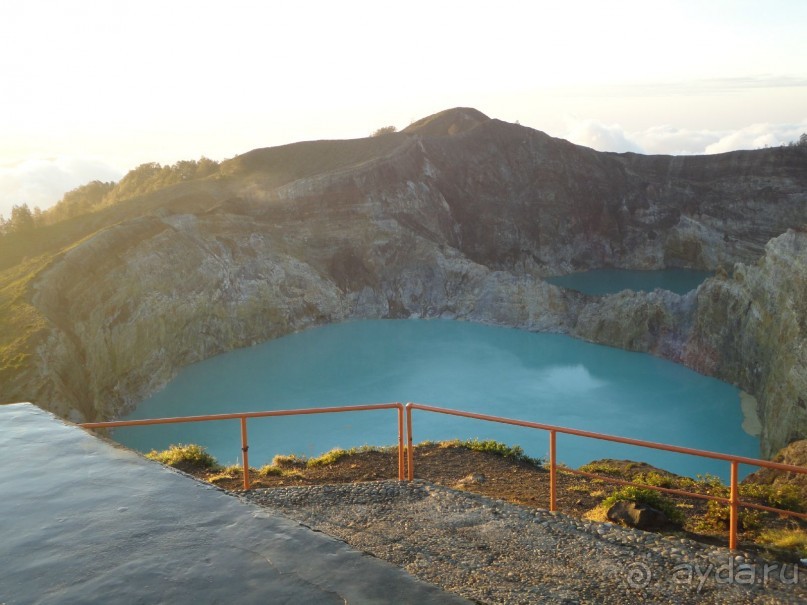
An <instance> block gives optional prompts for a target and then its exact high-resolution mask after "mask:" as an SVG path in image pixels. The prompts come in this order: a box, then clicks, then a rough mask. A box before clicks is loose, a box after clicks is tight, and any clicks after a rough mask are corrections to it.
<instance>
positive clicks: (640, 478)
mask: <svg viewBox="0 0 807 605" xmlns="http://www.w3.org/2000/svg"><path fill="white" fill-rule="evenodd" d="M634 481H635V482H636V483H644V484H645V485H653V486H655V487H670V488H672V487H677V486H678V484H677V483H676V481H675V480H674V479H673V478H672V477H670V476H668V475H662V474H661V473H658V472H656V471H650V472H647V473H641V474H639V475H636V477H635V478H634Z"/></svg>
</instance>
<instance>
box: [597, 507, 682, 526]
mask: <svg viewBox="0 0 807 605" xmlns="http://www.w3.org/2000/svg"><path fill="white" fill-rule="evenodd" d="M606 517H608V520H609V521H613V522H614V523H621V524H623V525H627V526H629V527H635V528H636V529H643V530H646V531H653V530H659V529H665V528H667V527H669V526H670V525H671V522H670V520H669V519H668V518H667V515H665V514H664V513H663V512H662V511H660V510H658V509H657V508H653V507H652V506H650V505H649V504H645V503H644V502H634V501H632V500H620V501H619V502H616V503H615V504H614V505H613V506H611V508H609V509H608V512H607V513H606Z"/></svg>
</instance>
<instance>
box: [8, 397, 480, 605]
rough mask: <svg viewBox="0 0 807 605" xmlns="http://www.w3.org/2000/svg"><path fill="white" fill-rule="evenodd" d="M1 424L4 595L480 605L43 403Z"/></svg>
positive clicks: (24, 599) (11, 600) (11, 409)
mask: <svg viewBox="0 0 807 605" xmlns="http://www.w3.org/2000/svg"><path fill="white" fill-rule="evenodd" d="M0 429H2V430H0V485H2V486H3V487H2V489H3V496H2V497H0V535H2V537H3V539H2V541H0V604H3V605H17V604H23V603H42V604H45V603H59V604H60V605H62V604H69V603H104V604H112V603H125V604H127V605H129V604H132V603H172V604H181V603H189V604H193V605H200V604H202V603H205V604H207V603H261V604H265V603H340V604H343V603H418V604H421V603H422V604H428V603H467V601H465V600H463V599H461V598H459V597H457V596H455V595H452V594H450V593H447V592H443V591H441V590H440V589H438V588H436V587H434V586H432V585H429V584H426V583H424V582H422V581H420V580H417V579H416V578H414V577H413V576H411V575H409V574H408V573H407V572H406V571H404V570H402V569H400V568H398V567H395V566H393V565H391V564H388V563H385V562H384V561H381V560H379V559H375V558H373V557H370V556H368V555H365V554H362V553H361V552H359V551H356V550H353V549H351V548H350V547H348V546H347V545H346V544H345V543H343V542H341V541H339V540H336V539H335V538H331V537H329V536H327V535H325V534H322V533H318V532H315V531H313V530H311V529H308V528H307V527H304V526H302V525H300V524H299V523H297V522H294V521H291V520H289V519H287V518H285V517H280V516H273V515H270V514H268V513H267V512H266V511H265V510H263V509H261V508H260V507H258V506H253V505H250V504H248V503H245V502H242V501H240V500H238V499H236V498H233V497H231V496H229V495H227V494H226V493H224V492H222V491H220V490H218V489H217V488H215V487H212V486H208V485H205V484H203V483H201V482H198V481H195V480H193V479H191V478H189V477H187V476H185V475H183V474H181V473H179V472H175V471H173V470H172V469H169V468H166V467H164V466H162V465H160V464H157V463H154V462H151V461H149V460H147V459H145V458H143V457H142V456H140V455H139V454H136V453H134V452H132V451H129V450H126V449H124V448H122V447H117V446H116V445H114V444H112V443H109V442H107V441H104V440H103V439H99V438H96V437H94V436H93V435H91V434H90V433H88V432H87V431H85V430H83V429H81V428H80V427H77V426H75V425H72V424H70V423H67V422H65V421H63V420H61V419H59V418H57V417H56V416H54V415H52V414H50V413H48V412H45V411H43V410H41V409H39V408H37V407H36V406H34V405H31V404H28V403H20V404H10V405H0Z"/></svg>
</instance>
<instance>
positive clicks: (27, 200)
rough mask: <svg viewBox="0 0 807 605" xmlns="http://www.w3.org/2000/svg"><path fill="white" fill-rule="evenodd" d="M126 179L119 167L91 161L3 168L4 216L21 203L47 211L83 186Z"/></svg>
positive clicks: (41, 161)
mask: <svg viewBox="0 0 807 605" xmlns="http://www.w3.org/2000/svg"><path fill="white" fill-rule="evenodd" d="M122 176H123V172H122V171H120V170H118V169H117V168H114V167H112V166H110V165H108V164H106V163H104V162H102V161H99V160H95V159H87V158H74V157H59V158H36V159H28V160H25V161H22V162H18V163H15V164H11V165H5V166H4V165H0V215H2V216H4V217H6V218H8V217H10V216H11V208H12V207H13V206H15V205H19V204H28V206H29V207H30V208H31V209H33V208H34V207H35V206H38V207H39V208H41V209H43V210H44V209H45V208H49V207H50V206H52V205H53V204H55V203H56V202H58V201H59V200H60V199H62V196H63V195H64V194H65V193H66V192H68V191H70V190H71V189H75V188H76V187H78V186H80V185H84V184H86V183H89V182H90V181H95V180H98V181H117V180H119V179H120V178H121V177H122Z"/></svg>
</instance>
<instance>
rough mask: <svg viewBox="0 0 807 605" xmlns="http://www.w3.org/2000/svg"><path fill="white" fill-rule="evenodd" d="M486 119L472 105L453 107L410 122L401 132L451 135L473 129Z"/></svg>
mask: <svg viewBox="0 0 807 605" xmlns="http://www.w3.org/2000/svg"><path fill="white" fill-rule="evenodd" d="M488 120H490V118H489V117H488V116H486V115H485V114H484V113H482V112H481V111H479V110H477V109H473V108H472V107H455V108H453V109H446V110H445V111H441V112H439V113H435V114H434V115H430V116H427V117H425V118H422V119H420V120H417V121H416V122H412V123H411V124H410V125H409V126H407V127H406V128H404V129H403V132H405V133H406V134H419V135H423V136H427V137H441V136H451V135H455V134H459V133H461V132H467V131H469V130H473V129H474V128H476V127H477V126H479V125H480V124H482V123H484V122H487V121H488Z"/></svg>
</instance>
